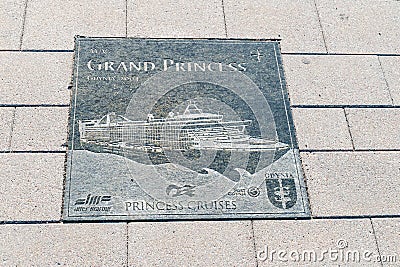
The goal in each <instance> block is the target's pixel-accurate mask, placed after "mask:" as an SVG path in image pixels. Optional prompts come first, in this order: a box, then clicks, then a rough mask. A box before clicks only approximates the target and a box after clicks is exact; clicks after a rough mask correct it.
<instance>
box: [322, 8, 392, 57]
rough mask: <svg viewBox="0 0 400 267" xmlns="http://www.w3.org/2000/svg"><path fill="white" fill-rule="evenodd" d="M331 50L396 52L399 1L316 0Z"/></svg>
mask: <svg viewBox="0 0 400 267" xmlns="http://www.w3.org/2000/svg"><path fill="white" fill-rule="evenodd" d="M316 4H317V7H318V11H319V14H320V19H321V24H322V28H323V31H324V34H325V39H326V43H327V47H328V51H329V52H330V53H399V52H400V46H399V39H400V27H399V25H400V17H399V13H400V2H399V1H374V0H366V1H365V0H356V1H342V0H334V1H332V0H316Z"/></svg>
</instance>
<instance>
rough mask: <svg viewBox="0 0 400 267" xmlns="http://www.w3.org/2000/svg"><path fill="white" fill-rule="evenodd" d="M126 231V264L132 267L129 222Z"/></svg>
mask: <svg viewBox="0 0 400 267" xmlns="http://www.w3.org/2000/svg"><path fill="white" fill-rule="evenodd" d="M125 229H126V230H125V231H126V232H125V235H126V261H125V263H126V266H130V265H129V222H128V223H126V228H125Z"/></svg>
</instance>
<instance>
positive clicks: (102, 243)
mask: <svg viewBox="0 0 400 267" xmlns="http://www.w3.org/2000/svg"><path fill="white" fill-rule="evenodd" d="M126 250H127V249H126V224H122V223H120V224H113V223H112V224H111V223H108V224H101V223H98V224H91V223H90V224H36V225H29V224H28V225H26V224H25V225H23V224H22V225H21V224H20V225H0V265H2V266H126Z"/></svg>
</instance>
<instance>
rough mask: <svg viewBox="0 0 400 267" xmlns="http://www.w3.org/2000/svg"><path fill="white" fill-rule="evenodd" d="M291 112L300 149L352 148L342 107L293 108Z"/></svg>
mask: <svg viewBox="0 0 400 267" xmlns="http://www.w3.org/2000/svg"><path fill="white" fill-rule="evenodd" d="M292 112H293V118H294V122H295V126H296V133H297V137H298V140H299V148H300V149H336V150H337V149H352V144H351V138H350V134H349V130H348V127H347V122H346V117H345V115H344V110H343V109H341V108H317V109H316V108H294V109H293V110H292Z"/></svg>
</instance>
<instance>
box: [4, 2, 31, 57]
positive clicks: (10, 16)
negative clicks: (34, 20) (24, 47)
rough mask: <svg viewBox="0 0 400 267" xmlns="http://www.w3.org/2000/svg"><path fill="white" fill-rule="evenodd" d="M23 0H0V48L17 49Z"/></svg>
mask: <svg viewBox="0 0 400 267" xmlns="http://www.w3.org/2000/svg"><path fill="white" fill-rule="evenodd" d="M24 9H25V0H2V1H0V21H1V25H0V49H8V50H12V49H19V44H20V38H21V34H22V23H23V20H24Z"/></svg>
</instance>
